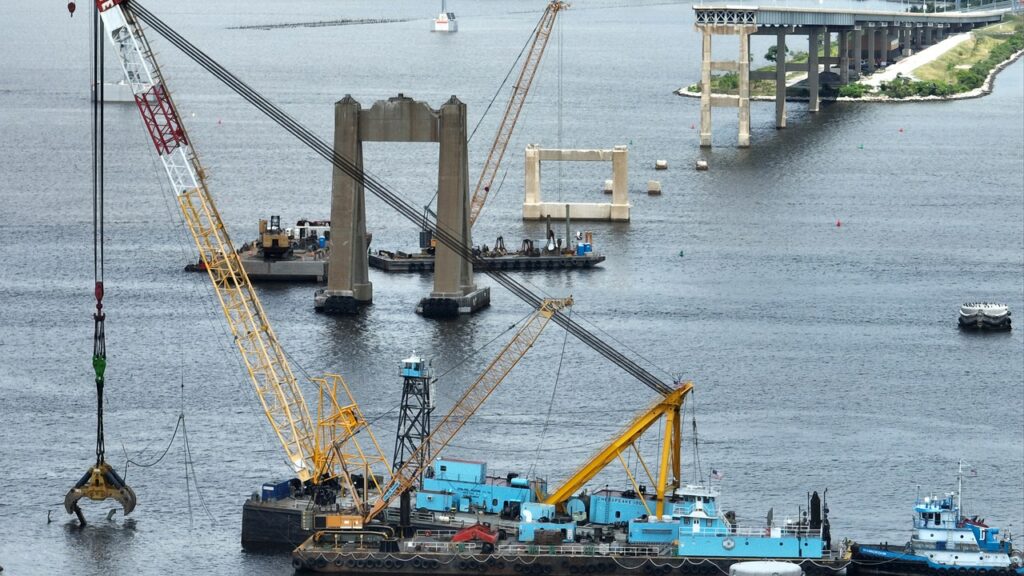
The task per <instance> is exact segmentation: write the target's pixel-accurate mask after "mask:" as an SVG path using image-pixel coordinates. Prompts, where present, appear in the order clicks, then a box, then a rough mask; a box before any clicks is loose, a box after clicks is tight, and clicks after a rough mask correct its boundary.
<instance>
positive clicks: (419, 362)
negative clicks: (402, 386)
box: [402, 354, 429, 378]
mask: <svg viewBox="0 0 1024 576" xmlns="http://www.w3.org/2000/svg"><path fill="white" fill-rule="evenodd" d="M427 371H428V370H427V363H426V361H424V360H423V358H421V357H419V356H417V355H416V354H413V355H412V356H410V357H408V358H406V359H405V360H402V377H403V378H427V377H428V376H429V375H428V374H427Z"/></svg>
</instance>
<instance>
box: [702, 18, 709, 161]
mask: <svg viewBox="0 0 1024 576" xmlns="http://www.w3.org/2000/svg"><path fill="white" fill-rule="evenodd" d="M702 32H704V34H703V35H702V43H701V45H702V49H701V59H700V146H701V148H710V147H711V29H710V28H704V29H703V30H702Z"/></svg>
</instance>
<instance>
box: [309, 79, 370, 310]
mask: <svg viewBox="0 0 1024 576" xmlns="http://www.w3.org/2000/svg"><path fill="white" fill-rule="evenodd" d="M359 115H360V106H359V102H356V101H355V100H354V99H353V98H352V97H351V96H345V97H344V98H342V99H341V100H339V101H338V102H336V103H335V104H334V152H335V153H336V154H338V155H339V156H342V157H343V158H346V159H348V160H349V161H350V162H352V163H353V164H355V166H356V167H357V168H359V169H360V170H362V169H363V146H362V142H361V140H360V138H359ZM330 254H331V255H330V261H329V265H328V267H327V288H326V290H324V291H322V292H319V291H318V292H317V294H316V296H315V297H314V300H313V302H314V307H315V308H316V309H317V310H318V311H321V312H328V313H335V314H355V313H356V312H357V311H358V310H359V307H360V306H362V305H365V304H370V303H371V302H373V284H371V283H370V278H369V268H368V266H367V257H366V198H365V191H364V190H363V185H362V183H361V182H357V181H356V180H355V179H353V178H352V177H350V176H349V175H347V174H345V173H344V172H342V171H341V170H339V169H338V168H334V171H333V173H332V175H331V253H330Z"/></svg>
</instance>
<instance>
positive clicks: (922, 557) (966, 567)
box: [847, 463, 1024, 576]
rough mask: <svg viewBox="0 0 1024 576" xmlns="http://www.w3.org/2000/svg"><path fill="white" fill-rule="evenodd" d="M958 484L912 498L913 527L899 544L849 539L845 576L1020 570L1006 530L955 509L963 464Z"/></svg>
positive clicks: (1003, 575) (973, 575) (1011, 574)
mask: <svg viewBox="0 0 1024 576" xmlns="http://www.w3.org/2000/svg"><path fill="white" fill-rule="evenodd" d="M957 484H958V488H957V491H956V492H955V493H949V494H946V495H944V496H925V497H924V498H918V499H917V502H916V503H915V505H914V531H913V533H912V534H911V537H910V542H907V544H906V545H905V546H891V545H887V544H877V545H876V544H872V545H863V544H853V545H852V547H851V557H850V559H851V560H852V563H851V564H850V565H849V567H848V568H847V573H848V574H849V575H850V576H936V575H945V574H948V575H951V576H952V575H969V576H978V575H984V576H989V575H991V576H1019V575H1024V565H1022V561H1021V552H1020V550H1015V549H1014V548H1013V542H1012V540H1011V537H1010V535H1009V534H1006V535H1000V531H999V528H996V527H993V526H989V525H987V524H985V520H984V519H981V518H978V517H977V516H972V517H966V516H963V515H962V514H961V507H960V494H961V489H962V488H963V465H962V463H961V465H960V466H959V470H958V473H957Z"/></svg>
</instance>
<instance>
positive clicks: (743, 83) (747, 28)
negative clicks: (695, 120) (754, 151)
mask: <svg viewBox="0 0 1024 576" xmlns="http://www.w3.org/2000/svg"><path fill="white" fill-rule="evenodd" d="M749 16H750V18H751V19H752V17H753V13H750V15H749ZM698 28H699V29H700V30H701V32H702V49H701V68H700V81H701V93H700V145H701V147H702V148H710V147H711V107H712V106H718V107H736V108H737V109H738V110H739V128H738V134H737V146H739V147H741V148H747V147H749V146H750V35H751V34H753V33H754V32H756V31H757V26H755V25H752V24H747V23H745V22H740V23H736V24H716V25H705V26H698ZM712 34H734V35H737V36H739V40H740V50H739V58H738V59H737V60H736V61H735V62H730V61H721V62H719V61H714V60H712V55H711V35H712ZM713 70H716V71H717V70H721V71H726V72H736V73H737V75H738V76H739V94H738V95H737V96H712V95H711V72H712V71H713Z"/></svg>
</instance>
